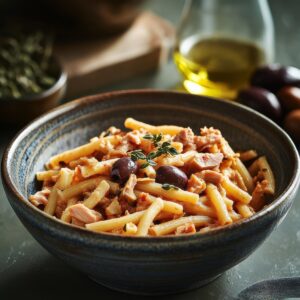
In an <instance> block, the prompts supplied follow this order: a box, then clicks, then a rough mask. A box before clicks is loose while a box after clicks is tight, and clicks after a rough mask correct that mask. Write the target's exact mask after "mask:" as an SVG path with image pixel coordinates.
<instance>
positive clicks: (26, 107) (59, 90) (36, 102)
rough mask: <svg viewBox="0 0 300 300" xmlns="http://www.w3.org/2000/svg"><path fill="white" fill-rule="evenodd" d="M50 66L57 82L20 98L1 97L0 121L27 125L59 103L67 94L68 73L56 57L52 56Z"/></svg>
mask: <svg viewBox="0 0 300 300" xmlns="http://www.w3.org/2000/svg"><path fill="white" fill-rule="evenodd" d="M50 68H51V69H50V71H51V74H52V75H53V76H54V77H55V78H56V82H55V83H54V85H52V86H51V87H50V88H49V89H47V90H45V91H43V92H41V93H38V94H32V95H28V96H24V97H22V98H19V99H15V98H10V99H7V98H5V99H1V98H0V112H1V114H0V123H4V124H18V125H25V124H26V123H28V122H29V121H32V120H33V119H35V118H36V117H38V116H40V115H42V114H43V113H45V112H46V111H48V110H50V109H52V108H54V107H55V106H57V105H58V104H59V101H60V100H61V99H62V98H63V96H64V95H65V91H66V83H67V74H66V73H65V71H64V70H63V67H62V65H61V63H60V62H59V60H58V59H56V58H52V61H51V67H50Z"/></svg>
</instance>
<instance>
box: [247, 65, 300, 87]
mask: <svg viewBox="0 0 300 300" xmlns="http://www.w3.org/2000/svg"><path fill="white" fill-rule="evenodd" d="M251 85H253V86H258V87H262V88H265V89H267V90H269V91H271V92H277V91H278V90H279V89H281V88H282V87H284V86H286V85H292V86H300V70H299V69H297V68H295V67H285V66H281V65H278V64H273V65H266V66H262V67H259V68H257V69H256V71H255V72H254V73H253V75H252V77H251Z"/></svg>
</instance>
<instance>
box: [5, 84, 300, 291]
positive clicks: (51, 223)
mask: <svg viewBox="0 0 300 300" xmlns="http://www.w3.org/2000/svg"><path fill="white" fill-rule="evenodd" d="M128 116H130V117H134V118H136V119H138V120H141V121H144V122H148V123H151V124H176V125H181V126H191V127H192V128H194V130H196V131H197V130H199V127H202V126H205V125H206V126H214V127H216V128H219V129H221V130H222V132H223V135H224V136H225V137H226V138H227V139H228V140H229V142H230V144H231V145H232V146H233V147H234V148H235V149H236V150H243V149H256V150H257V151H258V152H259V153H260V154H264V155H266V156H267V157H268V160H269V162H270V164H271V166H272V169H273V170H274V172H275V178H276V188H277V191H276V195H275V197H274V201H273V202H272V203H271V204H269V205H268V206H266V207H265V208H264V209H263V210H261V211H260V212H258V213H257V214H255V215H253V216H252V217H251V218H248V219H244V220H241V221H238V222H237V223H234V224H232V225H229V226H227V227H224V228H222V229H218V230H215V231H211V232H208V233H205V234H195V235H186V236H169V237H142V238H137V237H124V236H115V235H109V234H104V233H103V234H100V233H94V232H89V231H87V230H85V229H81V228H76V227H74V226H72V225H66V224H63V223H61V222H60V221H57V220H56V219H54V218H52V217H49V216H47V215H46V214H45V213H43V212H42V211H40V210H38V209H37V208H35V207H34V206H33V205H31V204H30V203H29V202H28V200H27V199H28V196H29V195H30V194H33V193H34V192H35V191H36V190H37V188H38V187H37V183H36V181H35V179H34V174H35V173H36V172H37V171H40V170H42V169H43V166H44V164H45V162H47V161H48V159H49V158H50V156H51V155H54V154H56V153H58V152H61V151H64V150H66V149H70V148H71V147H75V146H78V145H80V144H83V143H86V142H87V141H88V140H89V138H91V137H93V136H95V135H97V134H99V132H101V131H102V130H104V129H106V128H108V127H109V126H112V125H115V126H120V127H121V128H122V127H123V126H122V124H123V122H124V119H125V118H126V117H128ZM2 174H3V182H4V186H5V190H6V193H7V197H8V199H9V201H10V203H11V205H12V207H13V209H14V210H15V212H16V214H17V215H18V217H19V218H20V220H21V221H22V222H23V224H24V225H25V226H26V228H27V229H28V230H29V232H30V233H31V234H32V235H33V237H34V238H35V239H36V240H37V241H38V242H39V243H40V244H41V245H43V246H44V247H45V248H46V249H47V250H48V251H49V252H51V253H52V254H53V255H55V256H56V257H58V258H60V259H61V260H63V261H64V262H66V263H67V264H69V265H71V266H73V267H74V268H75V269H78V270H80V271H81V272H83V273H85V274H86V275H87V276H89V277H90V278H92V279H93V280H95V281H97V282H98V283H100V284H102V285H104V286H107V287H110V288H112V289H115V290H119V291H124V292H129V293H136V294H147V295H154V294H167V293H177V292H182V291H185V290H189V289H193V288H197V287H199V286H201V285H203V284H206V283H208V282H210V281H211V280H213V279H214V278H216V277H217V276H219V275H220V274H222V273H223V272H224V271H226V270H228V269H229V268H231V267H233V266H234V265H236V264H238V263H239V262H241V261H242V260H244V259H245V258H246V257H248V256H249V255H250V254H251V253H252V252H253V251H254V250H255V249H256V248H257V247H258V246H259V245H260V244H261V243H262V242H263V241H264V240H265V239H266V237H267V236H268V235H269V234H270V233H271V232H272V230H273V229H274V228H275V227H276V225H278V224H279V223H280V221H281V220H282V219H283V218H284V217H285V215H286V214H287V212H288V209H289V208H290V206H291V204H292V201H293V199H294V197H295V193H296V191H297V187H298V184H299V158H298V154H297V151H296V148H295V146H294V144H293V142H292V141H291V139H290V138H289V137H288V136H287V135H286V133H284V131H283V130H282V129H280V128H279V127H278V126H277V125H276V124H275V123H273V122H272V121H270V120H269V119H267V118H265V117H264V116H262V115H260V114H258V113H257V112H255V111H253V110H251V109H248V108H245V107H243V106H241V105H239V104H236V103H232V102H226V101H221V100H212V99H210V98H206V97H199V96H194V95H188V94H182V93H175V92H167V91H151V90H140V91H139V90H138V91H121V92H112V93H107V94H100V95H96V96H91V97H86V98H82V99H80V100H77V101H74V102H71V103H69V104H66V105H64V106H61V107H59V108H57V109H54V110H52V111H51V112H49V113H47V114H45V115H43V116H42V117H40V118H39V119H37V120H35V121H34V122H33V123H31V124H30V125H29V126H27V127H26V128H25V129H24V130H23V131H22V132H20V133H19V134H18V136H17V137H16V138H15V139H14V140H13V141H12V143H11V144H10V145H9V147H8V148H7V151H6V153H5V155H4V158H3V162H2Z"/></svg>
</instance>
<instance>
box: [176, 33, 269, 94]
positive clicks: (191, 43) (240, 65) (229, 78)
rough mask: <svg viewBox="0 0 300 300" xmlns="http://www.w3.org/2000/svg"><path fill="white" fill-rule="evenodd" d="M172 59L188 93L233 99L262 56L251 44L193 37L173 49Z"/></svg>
mask: <svg viewBox="0 0 300 300" xmlns="http://www.w3.org/2000/svg"><path fill="white" fill-rule="evenodd" d="M174 60H175V63H176V65H177V67H178V69H179V70H180V71H181V73H182V74H183V75H184V78H185V79H184V87H185V88H186V89H187V90H188V91H189V92H190V93H194V94H202V95H208V96H213V97H224V98H228V99H233V98H235V96H236V93H237V91H238V90H239V89H240V88H242V87H244V86H247V85H248V82H249V79H250V76H251V73H252V72H253V71H254V69H255V68H256V67H258V66H259V65H261V64H263V63H264V62H265V55H264V52H263V51H262V50H261V49H260V48H258V47H257V46H256V45H254V44H251V43H247V42H243V41H239V40H233V39H227V38H207V39H199V37H197V36H192V37H189V38H187V39H185V40H183V41H182V42H181V43H180V44H179V46H178V47H177V48H176V49H175V52H174Z"/></svg>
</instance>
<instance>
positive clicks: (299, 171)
mask: <svg viewBox="0 0 300 300" xmlns="http://www.w3.org/2000/svg"><path fill="white" fill-rule="evenodd" d="M149 93H152V94H155V95H161V94H163V95H168V94H172V95H173V96H176V95H178V94H180V95H183V94H185V95H186V96H187V97H191V98H196V97H201V98H205V99H209V100H211V101H217V102H219V103H220V105H229V106H235V107H238V108H239V109H242V110H246V111H248V112H250V113H251V114H255V115H256V116H257V117H259V118H262V119H264V121H265V122H267V123H269V125H270V126H272V127H274V128H275V129H276V130H277V132H278V133H279V134H281V136H282V137H283V138H284V139H285V140H286V142H287V143H288V144H289V146H290V149H291V152H292V153H293V158H294V160H295V162H296V163H295V166H294V169H293V175H292V179H291V181H290V182H289V184H288V185H287V187H286V188H285V189H284V190H283V191H282V193H281V194H280V195H279V196H278V197H277V198H275V199H274V200H273V201H272V202H271V203H270V204H269V205H267V206H266V207H264V208H263V209H262V210H260V211H259V212H257V213H255V214H253V215H252V216H251V217H250V218H245V219H241V220H239V221H237V222H234V223H232V224H229V225H226V226H223V227H220V228H216V229H213V230H210V231H208V232H206V233H201V234H198V233H196V234H192V235H178V236H172V235H166V236H145V237H137V236H123V235H117V234H112V233H106V232H93V231H90V230H88V229H86V228H81V227H78V226H74V225H72V224H68V223H64V222H63V221H61V220H59V219H56V218H54V217H52V216H49V215H48V214H46V213H45V212H44V211H42V210H40V209H38V208H37V207H35V206H34V205H33V204H31V203H30V202H29V201H28V199H27V198H25V197H23V195H22V194H21V193H20V192H19V191H18V189H17V187H16V185H15V184H14V183H13V180H12V178H11V176H10V175H9V171H8V169H9V166H8V161H9V157H10V156H11V153H13V152H14V151H15V149H16V148H17V145H18V143H19V142H20V141H21V140H22V139H23V138H24V137H25V136H26V135H27V133H29V132H31V131H32V130H34V129H36V128H38V127H39V126H40V125H42V124H44V123H46V122H48V121H50V120H52V119H54V118H56V117H58V116H61V115H63V114H66V113H68V112H70V111H72V110H74V109H80V107H82V106H85V105H88V104H91V103H94V102H102V101H109V100H110V99H112V98H116V97H119V96H122V95H130V94H131V95H139V94H143V95H149ZM299 165H300V159H299V154H298V151H297V149H296V146H295V145H294V143H293V141H292V140H291V138H290V137H289V136H288V134H287V133H286V132H285V131H284V130H283V129H282V128H280V127H279V126H278V125H277V124H276V123H274V122H273V121H272V120H270V119H269V118H267V117H265V116H264V115H262V114H261V113H259V112H257V111H255V110H253V109H251V108H249V107H246V106H244V105H242V104H240V103H236V102H232V101H228V100H223V99H218V98H211V97H208V96H198V95H193V94H186V93H184V92H177V91H169V90H162V89H132V90H119V91H111V92H106V93H99V94H95V95H89V96H85V97H81V98H79V99H76V100H73V101H71V102H68V103H66V104H63V105H60V106H58V107H56V108H54V109H52V110H50V111H49V112H46V113H44V114H43V115H41V116H40V117H38V118H36V119H35V120H33V121H32V122H30V123H29V124H28V125H27V126H25V127H24V128H23V129H21V130H20V131H19V132H18V133H17V134H16V136H15V137H14V138H13V139H12V141H11V142H10V143H9V145H8V146H7V147H6V149H5V152H4V154H3V157H2V168H1V169H2V178H3V183H4V185H5V186H6V187H7V188H8V189H9V191H10V192H11V193H12V194H14V195H15V196H16V197H15V198H13V201H21V202H22V203H23V204H24V205H26V207H27V208H28V209H29V210H30V212H31V213H32V214H35V212H38V214H39V215H40V216H43V217H45V218H46V219H45V221H46V220H47V221H48V222H49V223H48V224H51V226H52V225H53V227H57V226H59V227H60V229H62V230H61V231H59V230H57V231H56V235H59V236H62V237H64V238H68V239H69V240H73V241H75V240H78V237H80V238H81V241H85V242H86V243H88V244H90V243H91V242H92V244H97V241H99V240H102V241H103V239H106V240H109V241H115V242H122V241H123V242H124V241H125V240H128V241H132V242H133V241H134V242H136V243H137V245H138V244H144V243H149V241H155V243H156V242H161V243H164V242H165V243H167V244H168V243H170V242H172V241H173V242H174V243H175V242H179V243H180V242H182V241H186V242H187V241H190V242H195V241H198V242H199V238H201V239H203V240H206V238H208V239H210V237H213V236H219V235H222V234H224V233H225V234H228V233H230V232H233V231H234V230H238V229H242V228H243V227H246V226H250V225H251V224H253V223H254V222H255V221H256V220H257V219H262V218H263V217H265V216H267V215H269V214H270V213H271V212H272V211H274V210H275V209H276V208H277V207H278V206H280V205H281V204H282V203H283V202H285V201H286V199H287V198H288V196H289V195H290V194H291V193H292V192H293V191H294V190H295V189H296V188H297V187H298V186H299V183H300V167H299ZM39 225H41V224H39ZM51 226H50V227H51Z"/></svg>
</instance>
